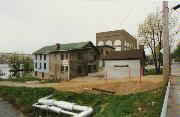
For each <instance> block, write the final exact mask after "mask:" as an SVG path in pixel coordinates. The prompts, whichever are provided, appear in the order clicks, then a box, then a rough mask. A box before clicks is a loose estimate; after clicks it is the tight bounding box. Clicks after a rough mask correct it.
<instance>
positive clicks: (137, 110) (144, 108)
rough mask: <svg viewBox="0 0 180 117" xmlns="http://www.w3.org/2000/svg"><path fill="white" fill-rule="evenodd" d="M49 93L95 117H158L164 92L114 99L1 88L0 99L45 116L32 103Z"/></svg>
mask: <svg viewBox="0 0 180 117" xmlns="http://www.w3.org/2000/svg"><path fill="white" fill-rule="evenodd" d="M50 94H54V96H53V98H55V99H57V100H64V101H69V102H73V103H77V104H79V105H85V106H91V107H93V109H94V113H93V116H94V117H159V116H160V113H161V108H162V103H163V98H162V97H163V96H162V90H161V89H157V90H154V91H149V92H143V93H137V94H131V95H127V96H115V95H107V94H98V95H95V94H90V93H73V92H64V91H57V90H54V89H52V88H26V87H7V86H1V87H0V97H3V98H4V99H6V100H7V101H9V102H10V103H12V104H13V105H14V106H15V107H17V108H18V109H20V110H21V111H22V112H23V113H24V114H25V115H27V116H29V117H38V116H39V115H41V116H46V114H47V113H46V111H43V110H39V109H35V108H33V107H32V104H33V103H35V102H37V100H38V99H39V98H42V97H44V96H47V95H50ZM153 103H154V104H153ZM48 114H49V115H50V117H51V116H52V117H58V115H57V114H54V113H48Z"/></svg>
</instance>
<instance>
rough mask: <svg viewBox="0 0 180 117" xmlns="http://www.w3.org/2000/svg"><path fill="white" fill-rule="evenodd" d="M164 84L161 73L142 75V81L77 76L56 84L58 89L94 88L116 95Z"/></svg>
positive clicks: (81, 89) (76, 90)
mask: <svg viewBox="0 0 180 117" xmlns="http://www.w3.org/2000/svg"><path fill="white" fill-rule="evenodd" d="M161 86H162V76H161V75H151V76H144V77H142V81H141V83H140V80H139V77H138V78H121V79H118V80H108V81H107V83H106V80H105V79H102V78H93V77H91V78H90V77H85V78H76V79H73V80H71V81H68V82H62V83H60V84H58V85H57V86H55V88H56V89H60V90H65V91H74V92H83V91H86V90H91V89H92V88H95V89H100V90H106V91H110V92H115V94H116V95H127V94H130V93H136V92H142V91H148V90H153V89H156V88H159V87H161Z"/></svg>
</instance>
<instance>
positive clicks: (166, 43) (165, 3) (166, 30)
mask: <svg viewBox="0 0 180 117" xmlns="http://www.w3.org/2000/svg"><path fill="white" fill-rule="evenodd" d="M168 11H169V8H168V1H163V86H164V87H165V86H166V85H167V83H168V80H169V66H170V65H169V26H168V23H169V22H168Z"/></svg>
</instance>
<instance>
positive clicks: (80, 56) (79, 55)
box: [77, 52, 83, 60]
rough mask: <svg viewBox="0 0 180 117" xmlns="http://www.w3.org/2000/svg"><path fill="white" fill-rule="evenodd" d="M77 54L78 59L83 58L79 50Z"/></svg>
mask: <svg viewBox="0 0 180 117" xmlns="http://www.w3.org/2000/svg"><path fill="white" fill-rule="evenodd" d="M77 54H78V59H79V60H82V59H83V55H82V53H81V52H78V53H77Z"/></svg>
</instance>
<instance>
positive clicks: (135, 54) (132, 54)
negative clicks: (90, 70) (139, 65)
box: [104, 49, 146, 60]
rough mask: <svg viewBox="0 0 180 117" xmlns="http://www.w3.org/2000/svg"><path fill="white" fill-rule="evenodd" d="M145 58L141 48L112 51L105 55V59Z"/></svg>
mask: <svg viewBox="0 0 180 117" xmlns="http://www.w3.org/2000/svg"><path fill="white" fill-rule="evenodd" d="M143 57H144V58H146V56H145V52H144V50H143V49H135V50H126V51H114V52H110V53H108V54H107V55H106V56H105V58H104V59H105V60H130V59H141V58H143Z"/></svg>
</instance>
